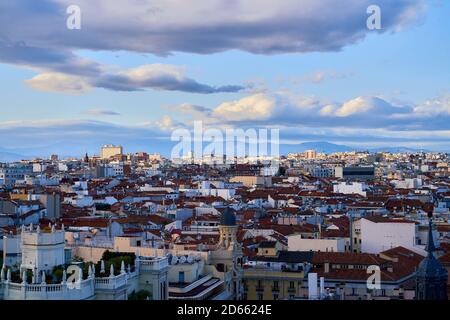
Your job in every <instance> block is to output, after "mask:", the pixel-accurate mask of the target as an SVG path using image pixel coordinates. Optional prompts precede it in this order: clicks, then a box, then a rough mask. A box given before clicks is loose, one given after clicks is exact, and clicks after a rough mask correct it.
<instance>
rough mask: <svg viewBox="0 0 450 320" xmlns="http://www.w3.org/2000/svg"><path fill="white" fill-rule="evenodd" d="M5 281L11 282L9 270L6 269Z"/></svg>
mask: <svg viewBox="0 0 450 320" xmlns="http://www.w3.org/2000/svg"><path fill="white" fill-rule="evenodd" d="M6 281H8V282H10V281H11V269H8V272H7V273H6Z"/></svg>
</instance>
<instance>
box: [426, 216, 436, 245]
mask: <svg viewBox="0 0 450 320" xmlns="http://www.w3.org/2000/svg"><path fill="white" fill-rule="evenodd" d="M425 250H427V251H428V254H433V252H434V251H436V246H435V245H434V240H433V222H432V219H431V216H430V217H429V222H428V242H427V246H426V247H425Z"/></svg>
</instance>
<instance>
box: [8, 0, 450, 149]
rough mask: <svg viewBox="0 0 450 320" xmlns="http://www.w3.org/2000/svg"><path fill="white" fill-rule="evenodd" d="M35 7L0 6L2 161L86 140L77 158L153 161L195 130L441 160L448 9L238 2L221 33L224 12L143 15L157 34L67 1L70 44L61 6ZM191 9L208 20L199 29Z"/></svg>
mask: <svg viewBox="0 0 450 320" xmlns="http://www.w3.org/2000/svg"><path fill="white" fill-rule="evenodd" d="M43 2H45V3H46V4H47V6H42V7H41V8H40V9H39V10H37V9H36V8H33V7H30V4H29V2H28V1H24V0H18V1H17V2H15V3H14V4H11V3H7V1H6V0H0V9H2V10H0V12H2V13H0V74H1V76H0V86H1V88H2V91H1V92H2V97H1V104H0V106H1V107H0V108H1V110H2V113H1V115H0V124H2V126H1V128H0V136H3V138H4V139H2V140H3V142H0V150H2V149H4V150H7V151H20V152H22V153H24V151H25V150H24V149H26V148H32V147H35V146H40V148H39V149H36V150H33V152H34V154H36V153H42V152H45V151H46V148H47V149H48V151H56V152H58V151H59V152H61V153H65V154H67V153H69V152H70V150H74V147H73V145H79V144H83V141H85V140H86V137H90V138H89V140H90V141H89V143H86V146H85V147H79V148H78V149H76V152H78V153H79V152H81V151H83V150H85V149H86V151H91V152H93V151H95V150H92V149H95V148H96V147H95V146H96V144H102V143H115V142H116V141H120V143H123V144H126V146H128V147H129V149H130V150H133V151H137V150H135V149H138V148H146V149H148V150H147V151H154V152H158V151H159V150H158V148H159V147H160V144H164V143H166V142H164V138H167V136H170V132H171V130H174V129H175V128H177V127H184V126H187V127H189V126H190V125H191V122H192V121H193V120H203V121H204V122H205V123H207V124H208V125H209V126H215V127H219V128H221V127H223V126H230V125H231V126H237V127H242V126H244V127H265V126H276V127H279V128H280V129H281V137H282V140H284V142H285V143H294V144H295V143H301V142H306V141H330V142H334V143H340V144H346V145H350V146H362V147H365V146H367V147H379V146H392V145H393V143H392V141H389V140H388V139H389V137H395V138H396V139H398V141H396V142H395V144H396V145H399V146H408V147H420V148H427V149H430V150H444V151H450V142H449V140H450V127H449V125H448V123H450V122H448V120H450V93H449V89H450V83H449V79H450V77H449V75H450V59H449V56H450V54H449V53H450V34H449V32H448V31H449V30H450V19H449V18H448V17H449V15H450V3H449V2H448V1H430V2H426V3H425V2H423V1H414V0H401V1H398V2H395V4H392V3H393V2H390V1H378V2H377V1H364V0H362V1H358V2H357V1H354V0H353V1H352V0H350V1H348V2H349V4H348V6H346V7H343V6H339V5H335V6H339V7H330V6H332V3H333V2H332V1H329V0H317V1H315V2H314V1H309V0H298V1H293V0H285V1H281V3H282V2H284V6H283V5H282V4H280V5H274V4H273V2H272V3H270V2H269V1H263V2H258V1H255V2H254V3H253V5H254V6H250V3H252V2H253V1H247V2H246V4H241V1H236V2H235V3H234V5H231V6H230V7H229V8H228V9H229V15H230V17H231V16H232V17H236V18H232V19H231V20H232V21H231V22H230V21H229V19H230V18H229V17H228V16H227V15H225V14H224V13H222V12H223V7H226V6H227V5H226V3H227V2H226V1H218V0H217V1H210V2H206V1H196V3H197V7H195V6H194V9H190V8H183V5H181V4H180V5H179V6H177V7H175V8H176V9H173V8H170V7H168V8H166V7H165V2H164V1H141V2H140V3H141V4H142V3H146V4H147V5H149V6H155V8H158V10H154V12H156V13H155V19H156V20H157V19H159V17H158V16H156V15H158V14H161V15H165V14H167V16H164V17H163V18H161V19H162V21H163V22H164V21H165V20H166V19H167V20H168V25H167V26H166V25H165V24H164V23H163V22H162V23H161V22H160V23H153V22H152V21H150V22H147V20H148V19H151V18H149V17H147V16H144V15H143V14H142V13H141V12H142V10H138V9H143V8H136V10H132V9H127V10H123V12H122V11H121V10H117V9H118V8H119V6H120V5H122V6H125V5H126V4H127V3H131V2H133V1H132V0H120V1H117V2H115V4H107V2H105V1H104V0H99V1H97V4H98V5H99V7H100V8H102V9H103V11H102V10H99V7H95V5H93V4H92V3H93V2H89V1H84V0H83V1H70V4H73V3H74V2H75V3H78V4H79V6H80V8H81V19H82V20H81V21H82V30H70V31H69V30H65V28H64V27H61V28H60V29H61V30H59V29H58V28H55V26H59V25H61V23H62V22H64V21H65V18H66V16H64V15H63V14H61V13H64V12H65V8H66V7H67V5H68V4H69V1H65V0H53V1H51V0H46V1H43ZM94 3H95V1H94ZM180 3H181V2H180ZM369 4H379V5H380V7H381V13H382V16H381V19H382V20H381V21H382V27H383V29H382V30H381V31H370V30H367V29H366V28H365V20H366V18H367V16H368V15H367V14H366V12H365V11H364V10H362V9H364V8H365V7H367V5H369ZM424 4H425V5H424ZM296 5H298V6H308V9H309V11H308V10H304V12H308V13H307V14H306V13H302V12H300V13H295V12H294V13H293V12H292V10H289V8H295V6H296ZM107 6H109V7H107ZM111 6H112V7H113V8H110V7H111ZM116 6H117V7H116ZM273 6H275V7H276V8H272V7H273ZM178 7H180V8H179V11H180V12H179V13H176V12H173V11H174V10H178ZM145 8H147V9H146V10H147V11H145V12H149V11H148V7H145ZM195 8H198V9H199V10H198V11H199V12H209V13H210V14H206V16H207V17H208V18H204V20H205V21H202V24H200V25H199V22H198V19H197V18H196V15H198V14H199V13H198V12H197V11H196V10H195ZM113 9H114V10H113ZM200 9H201V10H200ZM275 9H278V10H275ZM169 10H170V11H169ZM190 10H192V11H190ZM233 10H236V12H233ZM152 12H153V11H152ZM166 12H167V13H166ZM2 15H3V16H2ZM296 15H298V16H296ZM327 15H328V16H327ZM202 17H204V16H202ZM2 18H3V19H2ZM138 18H142V19H143V20H142V21H140V20H139V19H138ZM2 21H3V22H2ZM115 21H116V23H114V22H115ZM133 21H138V22H136V23H134V22H133ZM249 21H250V22H249ZM169 22H170V23H171V24H169ZM12 23H17V24H18V25H17V26H14V27H13V26H12V25H11V24H12ZM101 23H102V24H101ZM25 25H28V27H26V26H25ZM177 28H179V29H177ZM172 29H174V30H172ZM168 30H169V31H168ZM77 32H78V34H77ZM184 32H185V33H184ZM155 34H157V37H156V38H154V37H155V36H154V35H155ZM18 43H22V44H23V45H22V46H20V45H17V44H18ZM11 48H12V49H11ZM50 54H52V56H50V58H48V57H47V55H50ZM54 57H55V58H54ZM51 59H54V61H52V60H51ZM59 59H60V60H59ZM264 108H266V109H267V110H266V109H264ZM254 110H258V112H256V113H255V112H254ZM260 110H263V111H264V112H260V113H259V111H260ZM240 114H241V115H242V117H238V116H237V115H240ZM97 124H98V125H100V127H101V128H103V130H104V131H103V133H104V134H103V135H102V136H99V135H98V134H97V133H98V131H97V130H96V129H95V128H96V125H97ZM65 126H66V129H63V130H60V129H61V128H65ZM56 127H57V129H55V128H56ZM124 128H126V130H125V129H124ZM142 130H144V131H142ZM27 132H32V133H30V134H29V135H28V134H27ZM61 132H63V134H61ZM80 132H82V134H80ZM123 132H126V134H123ZM146 134H149V135H151V137H152V138H156V137H157V140H155V141H153V140H152V141H150V142H149V140H147V139H141V135H146ZM83 139H84V140H83ZM137 140H139V141H140V142H139V143H136V141H137ZM141 140H142V141H141ZM161 141H163V142H161ZM147 144H148V148H147V147H146V146H147Z"/></svg>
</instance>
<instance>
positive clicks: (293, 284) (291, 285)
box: [289, 281, 295, 289]
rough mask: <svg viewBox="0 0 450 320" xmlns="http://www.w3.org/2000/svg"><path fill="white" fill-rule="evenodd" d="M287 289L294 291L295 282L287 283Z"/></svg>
mask: <svg viewBox="0 0 450 320" xmlns="http://www.w3.org/2000/svg"><path fill="white" fill-rule="evenodd" d="M289 288H291V289H294V288H295V282H292V281H291V282H289Z"/></svg>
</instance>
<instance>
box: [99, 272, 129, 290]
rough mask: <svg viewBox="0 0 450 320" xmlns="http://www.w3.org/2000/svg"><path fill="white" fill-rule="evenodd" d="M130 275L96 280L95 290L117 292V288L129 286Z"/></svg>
mask: <svg viewBox="0 0 450 320" xmlns="http://www.w3.org/2000/svg"><path fill="white" fill-rule="evenodd" d="M127 280H128V275H127V274H126V273H122V274H120V275H118V276H114V277H110V278H96V279H95V289H96V290H115V289H117V288H120V287H123V286H126V285H127Z"/></svg>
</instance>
